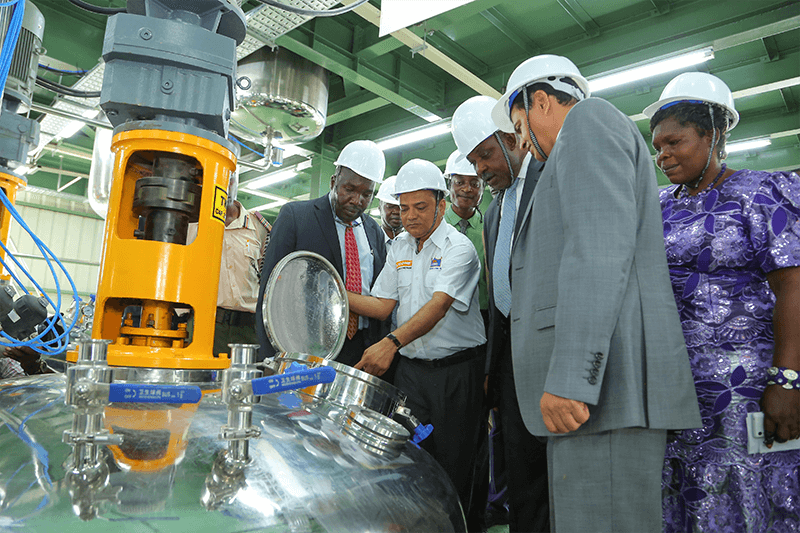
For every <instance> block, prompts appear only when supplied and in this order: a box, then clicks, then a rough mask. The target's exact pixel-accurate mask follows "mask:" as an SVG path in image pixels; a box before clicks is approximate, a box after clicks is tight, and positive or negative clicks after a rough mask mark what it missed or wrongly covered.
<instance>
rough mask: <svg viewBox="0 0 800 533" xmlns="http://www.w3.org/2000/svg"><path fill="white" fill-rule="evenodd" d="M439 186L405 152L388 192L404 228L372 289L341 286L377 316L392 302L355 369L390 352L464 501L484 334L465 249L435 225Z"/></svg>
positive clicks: (475, 268)
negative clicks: (387, 328) (366, 292)
mask: <svg viewBox="0 0 800 533" xmlns="http://www.w3.org/2000/svg"><path fill="white" fill-rule="evenodd" d="M446 193H447V186H446V185H445V183H444V178H443V177H442V173H441V171H440V170H439V168H438V167H437V166H436V165H434V164H433V163H431V162H429V161H423V160H421V159H412V160H411V161H409V162H407V163H406V164H405V165H403V166H402V167H401V168H400V171H399V172H398V173H397V180H396V181H395V195H396V196H397V198H398V200H399V201H400V210H401V214H402V217H403V226H404V227H405V228H406V232H405V233H403V234H401V235H400V236H399V237H397V239H395V241H394V242H393V243H392V246H391V247H390V248H389V251H388V253H387V257H386V266H385V267H384V268H383V270H382V271H381V275H380V276H379V277H378V280H377V281H376V282H375V287H374V290H373V293H372V296H363V295H357V294H352V293H348V296H349V301H350V309H351V310H352V309H354V310H355V311H356V312H358V313H361V314H363V315H366V316H372V317H376V318H379V319H385V318H386V317H388V316H389V314H390V313H391V312H392V309H394V307H395V305H397V321H398V324H400V325H399V327H398V328H397V329H396V330H394V331H392V332H391V333H389V334H388V335H387V336H386V337H385V338H384V339H383V340H381V341H380V342H378V343H376V344H375V345H373V346H371V347H370V348H369V349H368V350H367V351H366V352H364V357H363V359H362V360H361V361H360V362H359V363H358V364H357V365H356V368H358V369H361V370H364V371H366V372H369V373H370V374H374V375H377V376H380V375H382V374H383V373H384V372H385V371H386V369H387V368H389V365H390V364H391V363H392V361H393V360H395V359H399V361H398V363H397V372H396V374H395V381H394V383H395V385H396V386H397V387H398V388H399V389H400V390H402V391H403V392H405V393H406V394H407V395H408V400H407V402H406V405H407V406H408V407H409V408H410V409H411V412H412V413H414V416H416V417H417V418H419V420H420V422H422V423H423V424H433V428H434V429H433V433H432V434H431V436H430V437H428V438H427V439H425V440H424V441H422V447H423V448H425V449H426V450H428V452H430V453H431V455H433V457H434V458H436V460H437V461H438V462H439V464H441V465H442V467H443V468H444V470H445V472H447V474H448V475H449V476H450V479H451V480H452V481H453V484H454V485H455V487H456V490H457V491H458V495H459V497H460V498H461V503H462V506H463V507H464V508H465V509H466V508H468V506H469V500H470V489H471V487H472V474H473V472H472V468H471V465H472V464H473V462H474V460H475V448H476V446H475V444H476V442H477V439H478V431H479V426H480V419H481V413H482V409H481V404H482V395H483V385H482V384H483V372H484V364H485V346H484V343H485V342H486V336H485V335H484V331H483V319H482V318H481V314H480V309H479V306H478V291H477V288H478V278H479V276H480V261H479V260H478V254H477V252H476V251H475V247H474V246H473V245H472V243H471V242H470V241H469V239H468V238H467V237H465V236H464V235H462V234H461V233H459V232H458V230H456V229H455V228H454V227H453V226H450V225H449V224H445V223H442V220H443V218H444V213H445V209H446V207H447V206H446V204H445V201H444V196H445V194H446Z"/></svg>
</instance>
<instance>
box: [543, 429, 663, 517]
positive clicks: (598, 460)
mask: <svg viewBox="0 0 800 533" xmlns="http://www.w3.org/2000/svg"><path fill="white" fill-rule="evenodd" d="M666 446H667V432H666V430H657V429H645V428H626V429H618V430H613V431H605V432H602V433H595V434H591V435H577V436H573V437H570V436H565V437H550V438H549V439H548V442H547V466H548V471H549V479H550V528H551V531H552V532H553V533H584V532H585V533H600V532H609V533H611V532H614V533H622V532H630V533H644V532H659V531H661V530H662V519H661V470H662V467H663V465H664V452H665V450H666Z"/></svg>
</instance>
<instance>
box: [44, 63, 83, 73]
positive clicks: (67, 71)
mask: <svg viewBox="0 0 800 533" xmlns="http://www.w3.org/2000/svg"><path fill="white" fill-rule="evenodd" d="M39 68H41V69H44V70H46V71H48V72H55V73H56V74H65V75H70V76H83V75H84V74H86V73H87V72H89V71H88V70H61V69H60V68H53V67H48V66H47V65H42V64H41V63H39Z"/></svg>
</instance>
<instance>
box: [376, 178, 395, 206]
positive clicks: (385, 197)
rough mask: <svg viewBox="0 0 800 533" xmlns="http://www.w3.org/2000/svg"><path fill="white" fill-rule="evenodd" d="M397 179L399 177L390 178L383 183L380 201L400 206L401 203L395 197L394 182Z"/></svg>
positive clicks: (379, 193)
mask: <svg viewBox="0 0 800 533" xmlns="http://www.w3.org/2000/svg"><path fill="white" fill-rule="evenodd" d="M396 179H397V176H389V177H388V178H386V179H385V180H383V183H381V186H380V188H379V189H378V194H377V197H378V200H380V201H381V202H383V203H385V204H391V205H400V202H398V201H397V198H395V197H394V182H395V180H396Z"/></svg>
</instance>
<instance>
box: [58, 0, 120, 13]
mask: <svg viewBox="0 0 800 533" xmlns="http://www.w3.org/2000/svg"><path fill="white" fill-rule="evenodd" d="M68 1H69V3H70V4H72V5H74V6H78V7H79V8H81V9H85V10H86V11H89V12H90V13H97V14H98V15H116V14H117V13H127V12H128V10H127V9H126V8H124V7H100V6H96V5H94V4H90V3H89V2H84V1H83V0H68Z"/></svg>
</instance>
